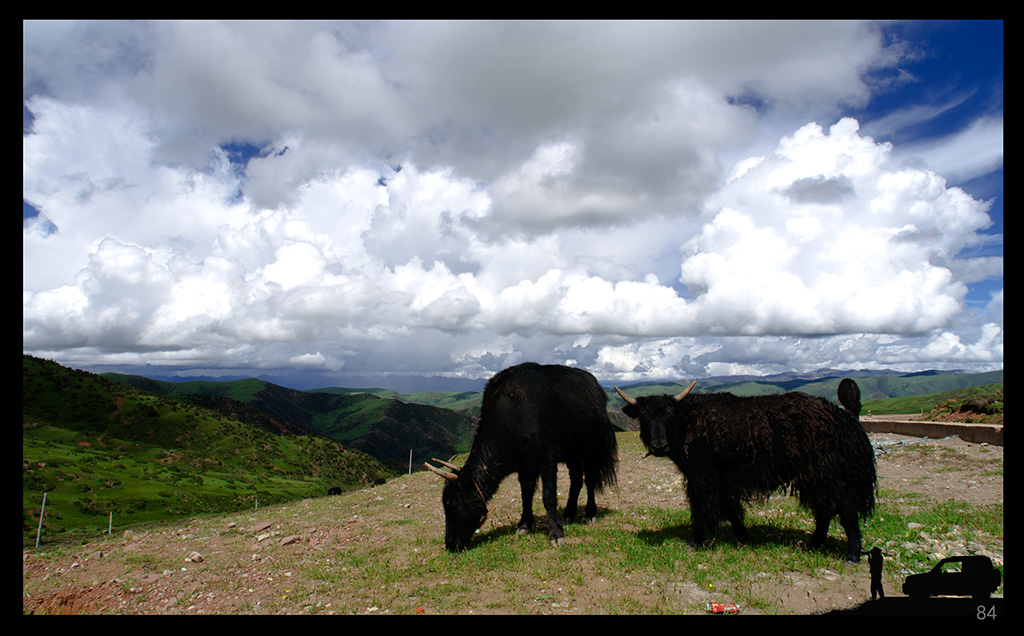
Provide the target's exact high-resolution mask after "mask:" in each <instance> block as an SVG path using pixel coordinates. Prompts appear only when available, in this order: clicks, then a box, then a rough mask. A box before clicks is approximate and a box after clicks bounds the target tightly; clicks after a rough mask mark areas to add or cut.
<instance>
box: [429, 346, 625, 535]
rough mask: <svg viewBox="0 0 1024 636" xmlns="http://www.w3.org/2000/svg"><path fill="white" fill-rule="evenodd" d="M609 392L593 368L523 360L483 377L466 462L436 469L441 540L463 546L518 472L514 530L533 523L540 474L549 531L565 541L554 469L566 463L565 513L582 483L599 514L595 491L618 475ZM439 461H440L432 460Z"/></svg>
mask: <svg viewBox="0 0 1024 636" xmlns="http://www.w3.org/2000/svg"><path fill="white" fill-rule="evenodd" d="M607 402H608V396H607V394H606V393H605V391H604V390H603V389H602V388H601V386H600V385H599V384H598V383H597V380H596V379H595V378H594V376H592V375H591V374H590V373H588V372H586V371H584V370H582V369H576V368H572V367H565V366H560V365H539V364H535V363H532V362H527V363H524V364H520V365H517V366H514V367H510V368H508V369H505V370H504V371H501V372H499V373H498V374H496V375H495V376H494V377H493V378H491V380H490V381H489V382H488V383H487V387H486V389H485V390H484V397H483V404H482V407H481V414H480V424H479V425H478V427H477V432H476V436H475V437H474V439H473V446H472V448H471V450H470V453H469V457H468V458H467V459H466V463H465V465H464V466H462V467H461V468H459V467H455V466H452V465H451V464H447V463H446V462H440V463H443V464H445V465H446V466H448V467H449V468H450V469H452V472H450V473H441V471H439V470H438V469H436V468H434V467H432V466H430V465H429V464H428V465H427V467H428V468H430V469H431V470H433V471H434V472H436V473H438V474H440V475H441V476H442V477H445V480H446V484H445V487H444V490H443V492H442V494H441V502H442V504H443V506H444V511H445V546H446V547H447V548H448V549H449V550H452V551H458V550H463V549H465V548H466V547H467V546H468V544H469V540H470V538H471V537H472V536H473V533H474V532H475V531H476V530H477V529H478V528H479V527H480V526H481V525H482V524H483V522H484V521H485V520H486V518H487V516H488V514H489V510H488V507H487V502H488V501H489V500H490V498H491V496H492V495H493V494H494V492H495V491H496V490H497V489H498V486H499V484H500V483H501V481H502V480H503V479H504V478H505V477H507V476H508V475H510V474H512V473H518V475H519V485H520V488H521V492H522V501H523V512H522V516H521V518H520V520H519V523H518V525H517V530H518V532H519V533H521V534H522V533H526V532H528V531H529V530H530V529H531V527H532V526H533V494H534V491H535V489H536V487H537V479H538V478H539V479H540V480H541V484H542V494H541V498H542V500H543V503H544V508H545V510H546V511H547V514H548V537H549V539H550V540H551V542H552V544H554V545H561V544H562V543H563V537H564V532H563V530H562V521H561V518H560V517H559V514H558V509H557V494H558V489H557V486H558V485H557V483H556V480H557V469H558V464H559V463H564V464H566V466H567V467H568V468H569V496H568V500H567V502H566V506H565V518H566V520H567V521H572V519H573V518H574V517H575V515H576V511H577V498H578V497H579V493H580V490H581V488H582V486H583V484H584V482H585V483H586V486H587V504H586V510H585V512H586V517H587V520H588V521H589V522H591V523H593V522H594V521H595V520H596V518H597V504H596V503H595V501H594V493H595V491H601V490H603V488H604V487H605V486H606V485H610V484H612V483H614V481H615V466H616V464H615V461H616V459H617V455H618V453H617V443H616V440H615V431H614V429H613V428H612V425H611V422H610V421H609V420H608V412H607V410H606V408H607V407H606V405H607ZM435 461H437V460H435Z"/></svg>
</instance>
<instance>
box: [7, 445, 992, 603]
mask: <svg viewBox="0 0 1024 636" xmlns="http://www.w3.org/2000/svg"><path fill="white" fill-rule="evenodd" d="M871 438H872V443H873V444H874V445H875V448H876V455H877V465H878V476H879V488H880V489H884V490H891V491H897V492H905V493H917V494H916V495H915V496H913V497H907V498H906V500H903V499H898V500H896V501H895V502H894V503H895V504H896V505H898V506H899V507H900V508H901V509H908V510H909V509H912V508H913V507H914V506H919V505H921V504H922V501H924V500H932V501H946V500H949V499H959V500H963V501H967V502H969V503H971V504H979V505H987V504H996V503H1002V502H1003V476H1002V467H1003V449H1002V447H999V446H989V445H982V444H969V443H966V442H963V441H961V440H959V439H958V438H950V439H942V440H931V439H919V438H913V437H904V436H899V435H891V434H872V435H871ZM638 465H639V466H643V467H644V468H643V470H645V471H649V472H646V473H642V474H640V473H636V472H631V473H630V475H629V476H628V477H626V478H620V483H619V486H618V487H617V488H616V490H615V492H614V493H613V499H612V500H611V501H608V502H607V505H608V506H609V507H610V508H614V507H615V506H617V505H618V506H622V507H623V508H624V507H626V506H637V505H642V504H643V503H644V502H645V500H649V502H650V503H651V504H655V502H662V503H660V504H659V505H664V503H663V502H664V501H665V500H666V498H670V499H675V498H679V499H682V488H681V480H680V478H679V475H678V473H677V472H676V471H675V467H674V466H672V465H671V464H670V463H669V462H657V463H656V462H653V461H651V460H646V461H645V462H642V463H639V464H638ZM415 479H417V476H416V475H413V476H412V477H410V478H405V479H399V480H395V481H394V482H390V483H388V484H387V485H385V486H382V487H380V488H377V489H374V490H372V491H367V493H366V499H367V504H366V505H367V506H369V505H371V503H372V501H381V500H384V499H386V500H388V501H390V502H392V504H399V505H400V506H401V508H400V512H401V513H402V514H405V515H410V514H412V515H418V514H420V513H422V514H424V515H428V514H433V515H436V514H437V512H438V511H437V510H436V509H437V508H439V504H438V502H436V501H431V502H429V503H421V502H420V500H421V499H423V498H422V497H411V496H407V493H406V492H404V490H405V489H406V488H408V489H410V490H412V489H413V488H415V487H417V486H416V483H418V482H412V481H410V480H415ZM428 479H429V477H423V480H424V483H426V480H428ZM430 486H431V488H433V489H434V490H433V491H434V492H436V485H435V484H433V483H431V484H430ZM506 490H508V492H507V493H506V494H507V496H509V497H510V498H512V499H514V496H515V494H516V493H514V490H512V489H506ZM616 499H617V500H616ZM322 505H323V503H322V500H317V501H309V500H307V501H304V502H296V503H295V504H289V505H287V506H280V507H275V508H272V509H267V510H268V511H270V512H269V517H267V514H268V513H267V511H261V512H262V513H263V514H260V515H258V516H253V515H246V514H237V515H226V516H221V517H216V518H213V519H209V518H208V519H203V520H198V519H197V520H193V521H191V522H185V523H181V524H179V525H177V526H174V527H165V528H162V529H149V530H134V531H133V530H128V531H123V532H121V533H118V534H117V536H115V537H113V538H109V539H103V540H98V541H95V542H92V543H89V544H87V545H63V546H61V545H59V544H50V545H44V546H43V547H41V548H39V549H38V550H37V549H26V550H25V551H24V553H23V560H22V567H23V587H22V607H23V612H24V613H32V614H94V613H128V614H140V613H141V614H172V613H182V614H217V613H285V614H300V613H345V614H348V613H388V612H389V610H388V609H387V608H378V607H374V606H371V605H359V601H358V600H355V595H356V592H357V591H352V590H342V589H318V590H313V591H312V592H310V591H307V593H305V594H304V595H303V596H302V598H301V599H298V598H295V599H293V598H290V594H291V590H293V589H294V588H295V584H296V580H297V578H298V577H299V576H300V573H301V572H302V571H303V569H304V568H307V567H311V566H313V565H314V564H316V563H319V562H320V561H322V557H323V555H324V554H325V553H327V552H328V551H327V550H325V549H324V548H326V547H327V546H330V547H331V549H335V548H337V547H338V546H344V545H346V544H347V543H351V542H374V541H380V542H386V541H388V540H389V536H390V537H391V540H394V537H395V534H394V533H400V532H406V533H417V532H419V533H422V532H423V530H422V529H421V527H419V526H417V525H416V524H409V525H401V524H399V523H397V522H394V521H393V522H388V523H389V528H388V533H390V535H389V534H388V533H381V532H378V531H376V530H378V529H376V528H370V527H368V526H369V525H370V524H375V523H384V522H383V521H382V520H381V519H380V518H379V517H377V516H372V515H368V514H347V515H346V516H344V517H333V518H328V519H325V518H324V517H320V516H316V514H315V511H316V510H317V508H316V507H317V506H322ZM418 506H425V507H429V510H427V509H424V510H422V511H420V510H418V508H417V507H418ZM391 507H394V505H392V506H391ZM510 507H512V506H510ZM275 516H279V517H281V518H280V519H278V518H276V517H275ZM568 534H569V533H567V535H568ZM917 536H918V539H917V541H918V545H916V546H913V547H914V549H917V550H920V551H923V552H925V553H927V554H929V555H933V557H935V558H940V557H941V556H944V555H951V554H957V553H980V554H987V555H990V556H991V558H992V559H993V560H994V561H995V562H996V563H997V564H999V565H1001V564H1002V538H1001V537H998V538H996V537H985V538H983V539H981V540H978V539H975V540H973V541H967V540H965V539H964V538H963V537H962V536H957V533H956V532H955V531H954V532H951V533H948V534H945V535H941V536H933V535H932V534H930V533H928V532H927V529H921V532H920V533H919V534H918V535H917ZM567 538H569V537H568V536H567ZM881 547H882V549H883V551H884V550H885V549H886V547H887V546H884V545H883V546H881ZM408 558H409V559H410V567H413V566H414V563H415V561H414V560H415V558H416V556H415V555H410V556H409V557H408ZM335 565H336V564H335ZM841 570H843V568H841V567H837V570H836V571H824V572H820V571H819V572H817V573H816V575H815V576H813V577H811V576H808V575H806V574H805V573H801V572H793V573H792V574H791V576H783V577H779V576H778V575H772V576H768V575H767V574H765V573H761V574H754V575H753V576H752V577H751V580H750V581H749V582H747V583H746V584H747V585H749V586H750V589H751V591H753V592H757V594H758V595H759V596H762V597H764V596H767V597H771V598H775V599H778V603H779V606H780V607H781V608H782V610H781V611H783V612H791V613H797V614H808V613H817V612H821V611H823V610H824V611H827V610H829V609H832V608H836V607H844V606H849V605H850V604H851V603H854V602H857V601H856V599H861V600H863V599H864V598H865V595H866V590H867V587H868V583H867V580H866V579H865V577H864V574H865V572H866V565H865V566H863V567H861V568H859V569H858V568H850V569H847V570H846V571H841ZM851 572H852V573H851ZM853 573H855V574H856V575H854V574H853ZM901 582H902V576H901V573H899V572H892V571H889V572H887V575H886V578H885V580H884V585H885V589H886V591H887V592H888V593H889V594H899V589H900V584H901ZM650 584H652V583H644V585H650ZM654 584H656V585H657V586H658V587H659V589H658V590H656V593H657V594H660V595H662V596H663V597H672V598H676V597H678V598H681V599H687V598H693V599H697V598H701V599H703V598H705V597H707V591H706V590H699V589H693V588H695V587H696V586H695V584H692V583H688V582H687V581H686V580H685V579H683V580H666V581H659V582H654ZM616 585H621V583H616ZM335 587H337V588H341V587H343V586H340V585H339V586H335ZM610 587H612V584H611V583H610V582H608V581H604V580H600V581H588V589H587V591H586V592H581V591H576V592H575V593H574V594H573V595H572V598H571V601H565V602H563V601H561V600H560V598H559V597H558V592H557V591H554V590H552V591H551V594H550V596H546V597H544V598H543V599H542V598H541V597H538V599H537V600H536V603H535V605H531V606H530V609H529V611H530V612H536V613H600V612H601V607H603V605H602V604H601V597H602V596H606V595H608V594H610V593H612V590H609V589H608V588H610ZM639 593H651V592H649V591H644V590H641V592H639ZM588 599H589V600H588ZM709 600H716V599H714V598H709ZM719 600H722V601H728V599H726V598H723V599H719ZM506 607H507V606H503V605H502V604H501V603H499V602H496V601H495V600H494V599H490V600H487V599H482V600H481V603H480V604H479V606H478V607H477V609H476V613H486V608H491V611H493V612H495V613H503V612H506V611H510V610H508V609H507V608H506ZM414 611H416V612H421V611H422V612H427V613H430V612H429V609H424V608H419V607H416V608H415V609H414ZM469 611H474V610H473V609H470V610H469ZM520 611H522V610H520ZM740 613H750V612H749V611H748V610H747V609H746V608H741V612H740Z"/></svg>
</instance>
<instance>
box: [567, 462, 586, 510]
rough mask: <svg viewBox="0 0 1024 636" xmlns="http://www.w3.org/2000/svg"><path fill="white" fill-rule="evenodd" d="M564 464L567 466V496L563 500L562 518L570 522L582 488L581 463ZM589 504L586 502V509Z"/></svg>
mask: <svg viewBox="0 0 1024 636" xmlns="http://www.w3.org/2000/svg"><path fill="white" fill-rule="evenodd" d="M566 466H568V467H569V498H568V499H567V500H566V502H565V512H564V513H563V514H562V518H563V519H564V521H565V522H566V523H571V522H572V521H573V519H575V518H576V510H577V505H578V503H579V498H580V490H581V489H582V488H583V463H582V462H580V461H571V462H566ZM589 505H590V504H589V502H588V503H587V506H588V510H589Z"/></svg>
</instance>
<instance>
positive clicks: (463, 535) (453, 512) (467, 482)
mask: <svg viewBox="0 0 1024 636" xmlns="http://www.w3.org/2000/svg"><path fill="white" fill-rule="evenodd" d="M434 461H435V462H437V463H439V464H441V465H443V466H447V467H448V468H450V469H451V471H452V472H450V473H449V472H445V471H443V470H440V469H438V468H436V467H434V466H431V465H430V464H427V463H425V464H423V465H424V466H426V467H427V468H429V469H430V470H431V471H433V472H434V473H436V474H438V475H440V476H441V477H444V479H445V485H444V491H443V492H442V493H441V504H442V505H443V506H444V546H445V547H446V548H448V550H449V551H450V552H460V551H462V550H465V549H466V548H467V547H468V546H469V540H470V539H471V538H472V537H473V533H474V532H476V531H477V530H478V529H479V528H480V527H481V526H483V525H484V523H485V522H486V521H487V518H488V517H489V516H490V514H491V512H492V511H493V510H494V508H493V507H492V508H488V507H487V501H486V500H485V499H484V496H483V493H482V492H481V491H480V487H479V486H477V485H476V483H475V482H473V480H472V479H471V478H469V477H467V476H464V475H463V474H462V469H460V468H459V467H458V466H453V465H452V464H449V463H448V462H446V461H442V460H440V459H434Z"/></svg>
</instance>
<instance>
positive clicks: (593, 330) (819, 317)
mask: <svg viewBox="0 0 1024 636" xmlns="http://www.w3.org/2000/svg"><path fill="white" fill-rule="evenodd" d="M23 32H24V38H23V105H24V109H23V128H24V131H25V134H24V136H23V157H24V181H23V198H24V202H25V203H24V212H23V224H24V230H23V255H24V275H23V349H24V351H25V352H26V353H32V354H34V355H40V356H45V357H47V358H51V359H55V360H57V361H58V362H61V363H63V364H66V365H69V366H74V367H77V368H83V369H88V370H91V371H107V370H115V371H122V372H129V373H141V374H144V375H153V376H164V377H176V376H177V377H187V376H193V375H205V376H238V375H242V376H260V377H269V378H273V379H275V380H277V381H280V382H282V383H285V384H289V385H291V386H302V387H309V386H327V385H337V384H344V381H345V378H346V377H351V376H376V377H380V378H381V380H382V381H381V384H386V378H387V377H388V376H389V375H391V376H394V375H439V376H444V377H451V378H486V377H489V376H490V375H492V374H493V373H495V372H496V371H498V370H500V369H501V368H504V367H507V366H510V365H512V364H515V363H518V362H522V361H526V360H536V361H539V362H546V363H560V364H573V365H577V366H581V367H584V368H586V369H588V370H590V371H592V372H593V373H594V374H595V375H597V376H598V377H599V379H601V380H603V381H608V382H611V381H616V382H631V381H641V380H645V379H658V378H666V377H678V378H691V377H705V376H709V375H729V374H750V373H753V374H762V373H776V372H781V371H809V370H813V369H817V368H826V367H827V368H841V369H861V368H869V369H883V368H888V369H896V370H903V371H917V370H923V369H933V368H938V369H967V370H974V371H982V370H990V369H997V368H1002V365H1003V309H1002V289H1003V276H1002V269H1003V265H1002V255H1003V240H1002V235H1003V176H1002V144H1003V142H1002V90H1003V62H1002V60H1003V40H1002V38H1003V35H1002V34H1003V25H1002V23H1001V22H975V21H924V22H892V23H873V22H845V21H843V22H811V21H800V22H792V23H790V22H782V21H772V22H740V21H727V22H633V21H631V22H594V21H587V22H578V23H577V22H512V23H508V22H444V21H432V22H358V23H349V22H295V23H292V22H102V21H95V22H49V21H48V22H25V23H24V29H23Z"/></svg>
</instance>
